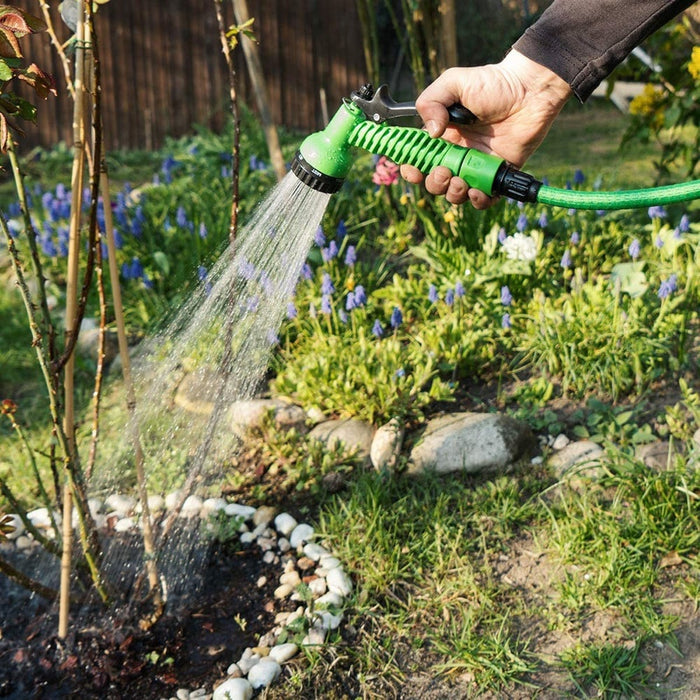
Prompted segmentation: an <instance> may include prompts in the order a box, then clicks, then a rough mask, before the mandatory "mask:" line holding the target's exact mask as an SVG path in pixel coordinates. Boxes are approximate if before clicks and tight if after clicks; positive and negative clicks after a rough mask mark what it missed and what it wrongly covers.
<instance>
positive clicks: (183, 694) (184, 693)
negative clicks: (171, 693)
mask: <svg viewBox="0 0 700 700" xmlns="http://www.w3.org/2000/svg"><path fill="white" fill-rule="evenodd" d="M175 697H176V698H177V700H190V691H189V690H187V688H178V691H177V693H175Z"/></svg>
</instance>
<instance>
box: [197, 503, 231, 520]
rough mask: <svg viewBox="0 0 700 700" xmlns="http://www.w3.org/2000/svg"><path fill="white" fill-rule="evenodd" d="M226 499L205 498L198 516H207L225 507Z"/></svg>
mask: <svg viewBox="0 0 700 700" xmlns="http://www.w3.org/2000/svg"><path fill="white" fill-rule="evenodd" d="M226 505H227V504H226V500H225V499H223V498H207V499H206V500H205V501H204V503H202V510H201V511H200V517H202V518H208V517H209V516H210V515H213V514H214V513H218V512H219V511H221V510H223V509H224V508H226Z"/></svg>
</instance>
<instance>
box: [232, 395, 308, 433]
mask: <svg viewBox="0 0 700 700" xmlns="http://www.w3.org/2000/svg"><path fill="white" fill-rule="evenodd" d="M267 415H271V416H272V420H273V423H274V425H275V427H276V428H278V429H279V430H290V429H291V428H295V429H297V430H303V429H304V427H305V424H306V413H305V412H304V409H303V408H301V407H300V406H297V405H295V404H293V403H290V402H289V401H285V400H284V399H280V398H275V399H248V400H241V401H235V402H234V403H233V404H231V407H230V408H229V424H230V426H231V429H232V430H233V432H234V433H235V434H236V435H239V436H241V437H243V436H245V434H246V433H248V432H249V431H250V430H252V429H254V428H260V427H262V425H263V422H264V420H265V417H266V416H267Z"/></svg>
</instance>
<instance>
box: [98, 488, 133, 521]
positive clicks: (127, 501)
mask: <svg viewBox="0 0 700 700" xmlns="http://www.w3.org/2000/svg"><path fill="white" fill-rule="evenodd" d="M105 506H106V507H107V510H113V511H114V512H115V513H117V514H119V515H121V516H125V515H129V514H130V513H132V512H133V510H134V507H135V506H136V500H135V499H133V498H131V496H125V495H124V494H121V493H113V494H112V495H111V496H107V498H106V499H105Z"/></svg>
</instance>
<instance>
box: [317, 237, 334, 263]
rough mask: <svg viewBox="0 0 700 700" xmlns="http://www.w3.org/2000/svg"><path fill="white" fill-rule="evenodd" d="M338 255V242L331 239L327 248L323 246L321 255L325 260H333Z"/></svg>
mask: <svg viewBox="0 0 700 700" xmlns="http://www.w3.org/2000/svg"><path fill="white" fill-rule="evenodd" d="M337 255H338V244H337V243H336V242H335V241H331V242H330V243H329V244H328V247H327V248H321V257H322V258H323V262H328V261H329V260H333V258H335V257H336V256H337Z"/></svg>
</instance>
